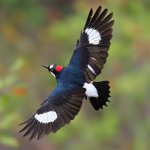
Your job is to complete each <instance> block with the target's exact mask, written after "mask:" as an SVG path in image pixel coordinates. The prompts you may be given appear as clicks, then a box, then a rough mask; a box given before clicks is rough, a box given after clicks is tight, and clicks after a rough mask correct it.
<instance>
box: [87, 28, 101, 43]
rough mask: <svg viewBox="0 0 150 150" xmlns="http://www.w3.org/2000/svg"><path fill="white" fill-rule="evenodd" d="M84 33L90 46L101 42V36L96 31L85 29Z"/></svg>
mask: <svg viewBox="0 0 150 150" xmlns="http://www.w3.org/2000/svg"><path fill="white" fill-rule="evenodd" d="M85 33H86V34H87V35H88V41H89V43H90V44H93V45H97V44H99V42H100V40H101V35H100V33H99V32H98V31H97V30H95V29H93V28H87V29H86V30H85Z"/></svg>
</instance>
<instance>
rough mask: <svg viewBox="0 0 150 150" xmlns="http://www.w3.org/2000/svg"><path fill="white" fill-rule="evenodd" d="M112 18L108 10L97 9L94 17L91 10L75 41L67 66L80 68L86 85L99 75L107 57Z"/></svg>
mask: <svg viewBox="0 0 150 150" xmlns="http://www.w3.org/2000/svg"><path fill="white" fill-rule="evenodd" d="M112 16H113V13H110V14H108V9H104V10H103V11H102V7H101V6H99V7H98V9H97V10H96V12H95V14H94V15H93V10H92V9H91V10H90V12H89V15H88V18H87V21H86V23H85V27H84V29H83V31H82V32H81V35H80V40H77V44H76V48H75V50H74V53H73V56H72V58H71V60H70V63H69V64H71V65H76V66H78V67H81V68H82V69H83V72H84V76H85V81H86V82H88V83H89V82H91V81H93V80H94V79H95V78H96V76H97V75H99V74H100V73H101V70H102V69H103V65H104V64H105V62H106V58H107V57H108V50H109V47H110V40H111V38H112V26H113V24H114V20H112Z"/></svg>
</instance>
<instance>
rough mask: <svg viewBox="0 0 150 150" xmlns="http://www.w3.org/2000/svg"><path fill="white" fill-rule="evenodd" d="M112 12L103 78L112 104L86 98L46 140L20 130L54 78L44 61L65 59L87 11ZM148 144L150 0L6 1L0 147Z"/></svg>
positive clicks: (139, 149)
mask: <svg viewBox="0 0 150 150" xmlns="http://www.w3.org/2000/svg"><path fill="white" fill-rule="evenodd" d="M98 5H102V6H103V7H104V8H105V7H106V8H109V10H110V12H113V13H114V19H115V25H114V32H113V35H114V36H113V39H112V45H111V48H110V51H109V58H108V60H107V63H106V65H105V68H104V69H103V72H102V74H101V75H100V76H99V77H98V78H97V80H109V81H110V82H111V96H112V97H111V103H109V107H107V108H104V110H100V111H98V112H95V111H94V110H93V108H92V107H91V106H90V104H89V103H88V102H86V101H85V102H84V104H83V107H82V109H81V111H80V113H79V115H78V116H77V117H76V119H75V120H73V121H72V122H71V124H70V125H66V126H65V127H63V128H62V129H61V130H60V131H58V132H57V134H51V135H49V136H47V137H44V138H42V139H41V140H40V141H36V140H33V141H31V142H29V141H28V139H27V138H22V136H21V135H20V134H18V130H19V129H20V128H21V127H19V126H18V124H19V123H21V122H23V121H24V120H25V119H27V118H28V117H30V116H31V115H32V114H33V113H34V111H35V110H36V109H37V108H38V106H39V105H40V103H41V102H42V101H43V100H44V99H45V98H46V97H47V96H48V94H49V93H50V91H51V90H52V89H53V88H54V86H55V85H56V81H55V79H54V78H53V77H52V76H51V75H50V74H49V73H48V72H47V70H45V69H43V68H42V67H41V65H42V64H45V65H47V64H52V63H56V64H61V65H64V66H65V65H67V64H68V62H69V59H70V57H71V55H72V52H73V48H74V46H75V43H76V39H77V38H78V37H79V34H80V31H81V29H82V28H83V26H84V23H85V20H86V17H87V14H88V11H89V9H90V8H91V7H93V8H94V10H95V9H96V8H97V7H98ZM84 149H86V150H92V149H94V150H149V149H150V1H149V0H132V1H131V0H114V1H113V0H101V1H100V0H99V1H98V0H37V1H35V0H22V1H20V0H1V1H0V150H84Z"/></svg>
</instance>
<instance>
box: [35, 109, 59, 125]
mask: <svg viewBox="0 0 150 150" xmlns="http://www.w3.org/2000/svg"><path fill="white" fill-rule="evenodd" d="M34 118H35V119H36V120H38V121H39V122H40V123H49V122H54V121H55V120H56V119H57V114H56V112H55V111H49V112H46V113H43V114H36V115H35V116H34Z"/></svg>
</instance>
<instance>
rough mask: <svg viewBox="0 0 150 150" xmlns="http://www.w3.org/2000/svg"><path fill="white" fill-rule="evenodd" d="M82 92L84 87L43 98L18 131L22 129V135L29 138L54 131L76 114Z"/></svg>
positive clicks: (39, 136) (82, 96)
mask: <svg viewBox="0 0 150 150" xmlns="http://www.w3.org/2000/svg"><path fill="white" fill-rule="evenodd" d="M84 93H85V90H84V89H73V90H71V91H68V92H64V93H63V94H60V95H59V96H53V97H50V98H49V99H47V100H45V101H44V102H43V103H42V105H41V107H40V108H39V109H38V110H37V111H36V113H35V115H33V116H32V117H31V118H30V119H29V120H27V121H26V122H24V123H22V124H25V126H24V128H23V129H22V130H20V132H23V131H24V135H23V136H28V135H30V140H31V139H33V138H36V137H37V139H39V138H41V137H42V136H43V135H45V134H46V135H47V134H49V133H50V132H53V133H55V132H56V131H57V130H59V129H60V128H61V127H63V126H64V125H65V124H68V123H69V122H70V121H71V120H73V119H74V118H75V116H76V115H77V114H78V112H79V110H80V108H81V105H82V100H83V98H84V96H85V94H84ZM22 124H21V125H22Z"/></svg>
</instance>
